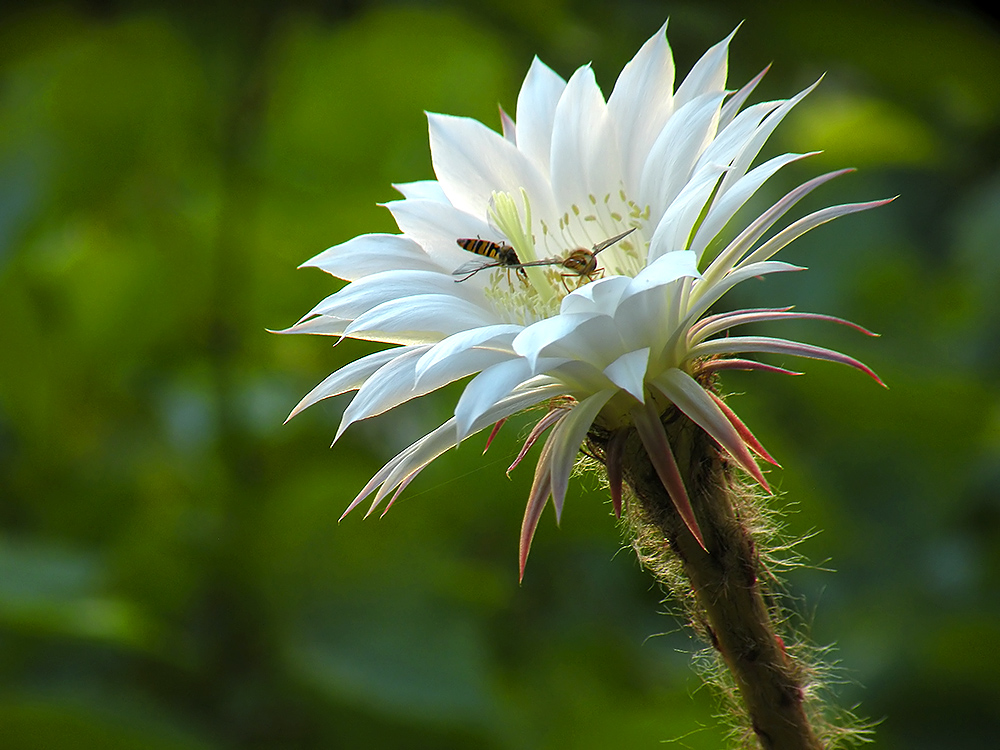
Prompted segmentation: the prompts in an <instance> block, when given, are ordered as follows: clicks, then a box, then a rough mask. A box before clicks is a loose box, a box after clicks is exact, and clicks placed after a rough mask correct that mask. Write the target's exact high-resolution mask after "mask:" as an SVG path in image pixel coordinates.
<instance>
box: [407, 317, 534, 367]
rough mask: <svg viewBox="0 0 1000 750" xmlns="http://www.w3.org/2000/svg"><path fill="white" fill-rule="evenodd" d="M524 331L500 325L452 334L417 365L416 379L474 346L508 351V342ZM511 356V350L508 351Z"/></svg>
mask: <svg viewBox="0 0 1000 750" xmlns="http://www.w3.org/2000/svg"><path fill="white" fill-rule="evenodd" d="M523 329H524V327H523V326H518V325H511V324H507V323H501V324H498V325H493V326H484V327H482V328H473V329H470V330H468V331H461V332H459V333H456V334H453V335H451V336H449V337H448V338H446V339H444V340H443V341H440V342H438V343H437V344H435V345H434V346H433V347H431V349H430V351H428V352H427V353H426V354H425V355H424V356H423V357H421V358H420V361H419V362H418V363H417V378H418V379H419V378H421V377H422V376H423V374H424V373H425V372H427V371H428V370H430V369H433V368H434V367H435V366H436V365H438V363H440V362H442V361H444V360H447V359H448V358H450V357H453V356H456V355H461V354H462V353H463V352H464V351H466V350H467V349H470V348H472V347H474V346H483V345H490V346H491V347H492V348H500V349H510V342H511V341H513V340H514V337H515V336H516V335H517V334H518V333H520V332H521V331H522V330H523ZM510 352H511V354H513V349H510Z"/></svg>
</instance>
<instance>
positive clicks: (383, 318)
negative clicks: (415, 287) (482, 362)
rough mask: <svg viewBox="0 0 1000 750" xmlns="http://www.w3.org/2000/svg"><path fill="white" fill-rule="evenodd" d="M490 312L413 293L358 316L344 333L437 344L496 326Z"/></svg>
mask: <svg viewBox="0 0 1000 750" xmlns="http://www.w3.org/2000/svg"><path fill="white" fill-rule="evenodd" d="M496 322H497V320H496V318H495V317H494V315H493V313H491V312H488V311H487V310H484V309H483V308H481V307H479V306H478V305H475V304H473V303H472V302H468V301H466V300H464V299H459V298H457V297H453V296H451V295H447V294H417V295H413V296H411V297H405V298H402V299H394V300H390V301H389V302H384V303H382V304H381V305H379V306H378V307H374V308H372V309H371V310H369V311H368V312H366V313H364V314H363V315H359V316H358V317H357V318H356V319H355V320H354V322H353V323H351V325H349V326H348V327H347V330H346V331H344V334H345V335H347V336H351V337H353V338H367V337H368V334H370V333H375V334H378V335H384V334H392V335H393V336H396V337H398V338H399V341H400V343H411V342H422V343H430V342H433V341H440V340H441V339H443V338H444V337H445V336H450V335H451V334H453V333H458V332H459V331H464V330H467V329H469V328H475V327H476V326H486V325H492V324H494V323H496Z"/></svg>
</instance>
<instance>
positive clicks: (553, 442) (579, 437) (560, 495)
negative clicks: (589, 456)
mask: <svg viewBox="0 0 1000 750" xmlns="http://www.w3.org/2000/svg"><path fill="white" fill-rule="evenodd" d="M613 395H614V391H610V390H608V391H601V392H600V393H595V394H594V395H592V396H589V397H588V398H586V399H584V400H583V401H581V402H580V403H579V404H577V405H576V406H574V407H573V410H572V411H570V413H569V414H567V415H566V416H565V417H563V418H562V420H561V421H560V422H559V424H558V425H557V426H556V428H555V429H554V430H553V431H552V435H550V436H549V439H548V441H547V443H548V444H549V445H550V446H551V451H552V454H551V465H550V466H551V471H552V477H551V481H552V503H553V505H554V506H555V509H556V519H559V518H560V517H561V516H562V507H563V501H564V500H565V498H566V488H567V487H568V485H569V475H570V474H571V473H572V471H573V465H574V464H575V463H576V456H577V454H578V453H579V452H580V443H582V442H583V439H584V437H586V435H587V431H588V430H589V429H590V426H591V425H592V424H593V423H594V418H595V417H596V416H597V414H598V412H600V411H601V409H602V408H604V405H605V404H606V403H608V401H609V400H610V399H611V397H612V396H613Z"/></svg>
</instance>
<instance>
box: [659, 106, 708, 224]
mask: <svg viewBox="0 0 1000 750" xmlns="http://www.w3.org/2000/svg"><path fill="white" fill-rule="evenodd" d="M723 97H724V95H723V94H705V95H704V96H701V97H698V98H697V99H695V100H693V101H691V102H688V103H687V104H686V105H684V106H683V107H681V108H680V109H678V110H677V111H676V112H675V113H674V116H673V117H671V118H670V119H669V120H667V124H666V125H665V126H664V128H663V130H662V131H660V134H659V135H658V136H657V138H656V141H655V142H654V143H653V147H652V149H651V150H650V152H649V158H648V159H647V160H646V164H645V166H644V167H643V170H642V177H641V178H640V181H639V185H640V187H639V190H640V193H639V194H640V195H641V196H642V197H643V200H644V201H645V203H647V204H648V205H649V207H650V220H651V221H652V222H653V223H654V224H655V223H657V222H659V220H660V217H662V216H663V212H664V211H666V209H667V206H669V205H670V201H672V200H673V199H674V198H675V197H676V196H677V194H678V193H679V192H680V191H681V189H682V188H683V187H684V185H685V184H686V183H687V181H688V179H689V178H690V176H691V170H692V169H693V167H694V165H695V163H696V162H697V161H698V157H699V156H701V152H702V151H704V150H705V147H706V146H708V144H709V143H711V140H712V138H713V137H714V135H715V128H716V125H717V123H718V118H719V108H720V107H721V105H722V100H723Z"/></svg>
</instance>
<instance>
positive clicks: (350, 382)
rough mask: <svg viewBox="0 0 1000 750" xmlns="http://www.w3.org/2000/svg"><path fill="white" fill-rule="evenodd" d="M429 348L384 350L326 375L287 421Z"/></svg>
mask: <svg viewBox="0 0 1000 750" xmlns="http://www.w3.org/2000/svg"><path fill="white" fill-rule="evenodd" d="M428 348H429V347H427V346H417V347H414V346H399V347H394V348H392V349H385V350H383V351H380V352H375V353H374V354H369V355H368V356H366V357H362V358H361V359H356V360H354V361H353V362H351V363H349V364H346V365H344V366H343V367H341V368H340V369H339V370H336V371H335V372H333V373H331V374H330V375H328V376H327V377H326V378H325V379H324V380H323V382H322V383H320V384H319V385H317V386H316V387H315V388H313V389H312V390H311V391H309V393H307V394H306V395H305V396H304V397H303V399H302V400H301V401H299V403H298V404H296V405H295V408H294V409H292V412H291V414H289V415H288V419H286V420H285V422H287V421H288V420H289V419H291V418H292V417H294V416H295V415H296V414H298V413H299V412H301V411H302V410H303V409H307V408H308V407H310V406H312V405H313V404H315V403H316V402H317V401H322V400H323V399H325V398H330V397H331V396H339V395H340V394H341V393H346V392H347V391H353V390H356V389H358V388H360V387H361V386H362V384H364V382H365V381H366V380H367V379H368V377H369V376H370V375H371V374H372V373H373V372H375V371H376V370H378V369H379V368H380V367H382V366H383V365H384V364H386V363H387V362H389V361H391V360H393V359H396V357H400V356H402V355H404V354H407V353H408V352H411V351H413V350H414V349H420V350H421V351H426V350H427V349H428Z"/></svg>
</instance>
